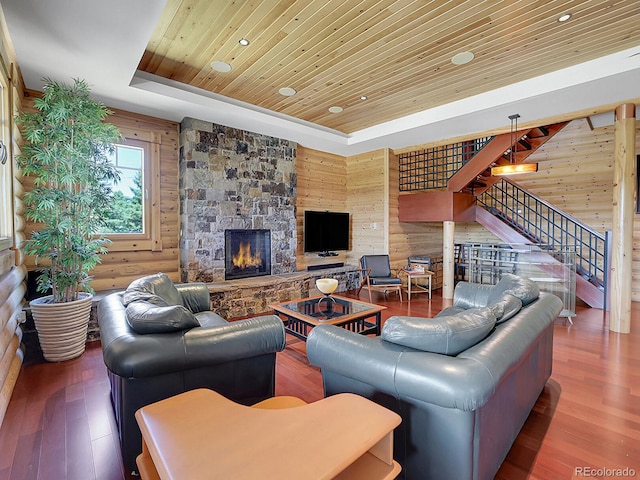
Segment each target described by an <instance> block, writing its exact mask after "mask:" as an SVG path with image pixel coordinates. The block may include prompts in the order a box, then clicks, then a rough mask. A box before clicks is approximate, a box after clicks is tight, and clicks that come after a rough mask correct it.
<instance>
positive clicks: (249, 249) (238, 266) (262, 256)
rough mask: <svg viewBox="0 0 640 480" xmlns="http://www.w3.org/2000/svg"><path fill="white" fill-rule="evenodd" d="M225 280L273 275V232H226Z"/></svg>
mask: <svg viewBox="0 0 640 480" xmlns="http://www.w3.org/2000/svg"><path fill="white" fill-rule="evenodd" d="M224 251H225V273H224V278H225V280H235V279H238V278H247V277H259V276H261V275H271V231H270V230H263V229H251V230H225V231H224Z"/></svg>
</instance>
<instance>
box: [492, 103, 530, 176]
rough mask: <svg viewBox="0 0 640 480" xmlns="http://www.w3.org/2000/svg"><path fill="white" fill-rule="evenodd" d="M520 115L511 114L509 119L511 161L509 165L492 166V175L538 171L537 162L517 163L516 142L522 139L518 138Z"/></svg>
mask: <svg viewBox="0 0 640 480" xmlns="http://www.w3.org/2000/svg"><path fill="white" fill-rule="evenodd" d="M519 118H520V115H518V114H517V113H516V114H513V115H509V120H511V131H510V133H509V135H510V141H511V148H510V149H509V163H508V164H507V165H498V166H497V167H491V175H495V176H498V177H499V176H506V175H515V174H518V173H533V172H537V171H538V164H537V163H516V161H517V159H516V148H517V147H516V144H517V141H519V140H520V139H517V138H516V135H517V133H518V119H519ZM514 121H515V127H514Z"/></svg>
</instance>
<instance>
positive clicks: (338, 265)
mask: <svg viewBox="0 0 640 480" xmlns="http://www.w3.org/2000/svg"><path fill="white" fill-rule="evenodd" d="M341 267H344V262H336V263H324V264H320V265H308V266H307V271H308V272H311V271H313V270H324V269H326V268H341Z"/></svg>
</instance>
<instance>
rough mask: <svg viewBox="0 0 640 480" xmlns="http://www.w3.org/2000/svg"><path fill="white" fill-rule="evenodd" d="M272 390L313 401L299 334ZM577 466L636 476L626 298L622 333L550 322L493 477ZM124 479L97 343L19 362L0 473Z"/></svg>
mask: <svg viewBox="0 0 640 480" xmlns="http://www.w3.org/2000/svg"><path fill="white" fill-rule="evenodd" d="M348 295H349V296H353V293H352V292H351V293H349V294H348ZM365 296H366V295H365V294H364V293H363V294H361V297H362V298H363V299H365ZM374 302H376V303H379V304H382V305H385V306H387V307H388V309H387V310H385V311H384V312H383V319H386V318H388V317H389V316H391V315H399V314H403V315H416V316H427V317H429V316H433V315H435V314H436V313H437V312H439V311H440V310H441V309H442V308H443V303H444V302H443V300H442V298H441V297H440V296H439V291H436V292H435V294H434V297H433V299H432V300H431V301H429V300H428V298H427V297H426V295H419V296H414V298H413V299H412V301H411V303H409V302H406V299H405V302H403V303H402V304H400V303H399V302H398V301H397V299H396V297H395V296H394V295H391V296H390V297H389V301H384V297H382V296H376V298H374ZM276 394H278V395H295V396H298V397H300V398H302V399H304V400H305V401H307V402H312V401H315V400H318V399H320V398H322V380H321V376H320V372H319V370H318V369H316V368H314V367H312V366H310V365H309V363H308V361H307V357H306V354H305V344H304V342H302V341H301V340H298V339H296V338H293V337H289V338H288V345H287V348H286V350H285V351H284V352H282V353H281V354H279V355H278V364H277V385H276ZM496 421H500V419H496ZM576 468H583V469H584V470H582V472H583V473H585V474H583V475H582V476H590V477H592V478H613V477H614V476H615V472H611V471H608V472H606V471H605V472H596V471H594V470H590V471H587V470H586V468H591V469H605V468H608V469H624V468H629V469H633V471H634V473H635V475H634V476H636V477H640V304H634V305H633V322H632V333H631V334H629V335H621V334H616V333H611V332H609V330H608V319H607V314H606V313H604V312H602V311H601V310H594V309H589V308H584V307H578V315H577V317H576V318H574V325H572V326H569V325H568V324H567V323H566V321H565V320H557V321H556V326H555V340H554V363H553V374H552V377H551V379H550V380H549V382H548V383H547V385H546V387H545V389H544V391H543V392H542V394H541V396H540V398H539V399H538V401H537V403H536V405H535V407H534V409H533V411H532V413H531V415H530V416H529V418H528V420H527V422H526V423H525V425H524V427H523V429H522V431H521V432H520V434H519V435H518V437H517V439H516V441H515V443H514V446H513V448H512V449H511V451H510V452H509V454H508V456H507V458H506V460H505V462H504V463H503V465H502V467H501V469H500V471H499V472H498V474H497V476H496V478H498V479H500V480H507V479H509V480H519V479H540V480H549V479H572V478H581V475H580V474H579V473H580V472H577V471H576ZM586 473H589V475H586ZM599 473H602V474H601V475H598V474H599ZM618 477H620V475H618ZM130 478H131V476H130V475H129V474H128V473H125V472H124V471H123V469H122V464H121V460H120V453H119V450H118V447H117V433H116V428H115V423H114V418H113V412H112V409H111V404H110V401H109V383H108V381H107V376H106V369H105V367H104V364H103V362H102V351H101V349H100V345H99V343H98V342H94V343H92V344H90V345H89V346H88V348H87V351H86V353H85V354H84V355H83V356H82V357H81V358H79V359H75V360H71V361H68V362H63V363H58V364H52V363H39V364H34V365H28V366H24V367H23V369H22V372H21V374H20V377H19V379H18V382H17V384H16V388H15V391H14V393H13V397H12V399H11V402H10V403H9V407H8V410H7V413H6V416H5V419H4V422H3V424H2V428H1V429H0V479H11V480H19V479H24V480H36V479H42V480H49V479H51V480H57V479H67V480H76V479H83V480H87V479H101V480H116V479H118V480H121V479H125V480H128V479H130Z"/></svg>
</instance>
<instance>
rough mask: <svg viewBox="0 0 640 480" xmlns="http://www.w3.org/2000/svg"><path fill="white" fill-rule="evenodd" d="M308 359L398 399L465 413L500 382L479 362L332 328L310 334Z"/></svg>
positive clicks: (329, 326) (475, 406)
mask: <svg viewBox="0 0 640 480" xmlns="http://www.w3.org/2000/svg"><path fill="white" fill-rule="evenodd" d="M307 357H308V358H309V361H310V362H311V363H312V364H313V365H316V366H319V367H320V368H321V369H323V370H325V369H326V370H328V371H331V372H334V373H337V374H339V375H341V376H343V377H346V378H351V379H354V380H357V381H358V382H363V383H366V384H368V385H371V386H372V387H374V388H376V389H378V390H380V391H381V392H384V393H387V394H389V395H393V396H395V397H397V398H398V397H411V398H414V399H417V400H420V401H422V402H427V403H433V404H436V405H440V406H442V407H446V408H457V409H460V410H473V409H475V408H477V407H479V406H480V405H482V404H484V403H485V402H486V401H487V400H488V399H489V397H490V396H491V395H492V394H493V392H494V391H495V388H496V386H497V381H498V379H494V378H492V377H491V374H490V372H489V371H488V370H487V369H486V368H485V367H484V366H483V365H482V364H481V363H480V362H477V361H475V360H472V359H463V358H456V357H449V356H447V355H440V354H437V353H430V352H422V351H419V350H414V349H412V348H409V347H402V346H400V345H396V344H393V343H390V342H385V341H384V340H382V339H381V338H379V337H375V338H371V337H366V336H363V335H359V334H357V333H353V332H349V331H347V330H344V329H342V328H339V327H335V326H332V325H319V326H317V327H315V328H314V329H313V330H311V333H310V334H309V338H308V339H307Z"/></svg>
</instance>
